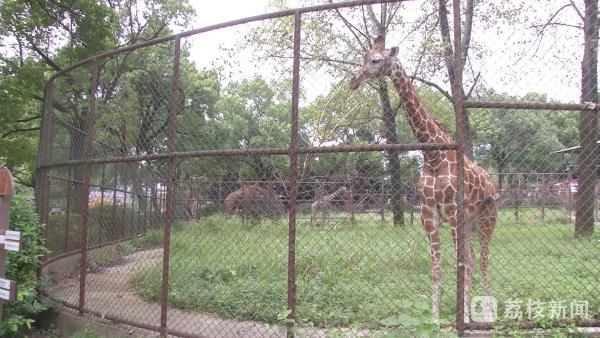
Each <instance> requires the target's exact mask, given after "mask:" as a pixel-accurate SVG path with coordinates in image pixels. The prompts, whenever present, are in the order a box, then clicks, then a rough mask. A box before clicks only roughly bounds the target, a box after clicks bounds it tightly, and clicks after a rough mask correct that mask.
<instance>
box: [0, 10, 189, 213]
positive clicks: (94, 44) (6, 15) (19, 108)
mask: <svg viewBox="0 0 600 338" xmlns="http://www.w3.org/2000/svg"><path fill="white" fill-rule="evenodd" d="M192 14H193V11H192V10H191V7H190V6H189V5H188V4H187V2H185V1H176V2H172V1H167V0H156V1H149V2H148V1H146V2H144V3H143V4H142V3H141V2H140V1H135V0H117V1H101V2H96V1H89V0H56V1H49V2H40V1H38V2H36V1H17V0H8V1H3V2H2V3H1V4H0V26H2V27H3V29H2V30H1V31H0V41H1V43H2V45H3V46H5V47H8V49H9V50H15V51H16V52H15V53H14V55H8V56H6V57H2V58H0V66H1V67H2V68H1V69H2V73H3V74H2V75H3V78H4V75H8V76H10V77H11V78H12V79H11V80H9V81H2V82H1V83H0V86H2V87H5V88H8V89H5V88H0V89H2V90H9V91H10V90H12V91H13V92H15V90H16V89H17V87H16V86H11V84H15V83H21V85H20V86H22V87H23V88H26V91H20V92H15V94H16V95H15V97H14V98H17V100H15V101H16V103H17V104H18V105H17V104H13V105H6V106H5V105H3V109H7V110H6V111H3V113H6V114H3V116H7V118H8V119H9V120H10V121H11V123H7V124H4V123H3V124H2V126H1V127H0V130H2V132H0V133H1V134H2V139H3V140H2V142H9V141H10V142H12V143H13V144H14V143H15V142H17V141H15V140H16V139H21V138H22V137H21V135H26V136H24V137H23V139H26V138H30V139H31V143H32V144H35V143H37V135H35V133H34V132H33V131H34V130H36V129H39V123H40V117H41V116H40V114H39V111H40V110H41V102H42V100H43V88H44V86H43V85H44V83H45V81H46V80H47V79H48V76H49V74H50V73H51V72H55V71H59V70H61V69H62V68H63V67H64V66H65V65H68V64H71V63H73V62H75V61H79V60H81V59H83V58H86V57H89V56H91V55H94V54H97V53H98V52H100V51H104V50H110V49H113V48H117V47H121V46H124V45H127V44H133V43H136V42H139V41H143V40H147V39H151V38H154V37H157V36H160V35H162V34H164V33H165V32H166V28H167V27H168V26H169V25H181V24H182V23H184V22H186V21H187V19H188V18H189V17H190V16H191V15H192ZM127 62H128V56H124V57H123V58H122V59H120V60H118V61H117V65H116V66H115V69H116V70H118V71H116V72H114V73H113V76H114V77H113V78H112V83H113V84H115V83H118V80H119V78H120V76H121V75H122V73H123V70H124V69H125V67H124V66H125V65H126V64H127ZM102 66H103V65H100V67H102ZM100 71H102V69H100ZM31 74H35V77H31ZM40 75H41V76H40ZM89 80H90V78H89V70H88V72H87V73H86V72H83V73H81V72H79V73H78V72H77V71H73V72H71V73H70V74H69V76H67V77H64V78H61V79H59V80H58V81H57V82H61V81H62V83H57V84H56V89H57V92H56V94H57V95H59V96H63V97H62V98H64V97H66V96H68V95H67V93H68V94H70V97H71V99H70V100H69V101H65V100H63V101H60V100H57V101H56V102H53V103H54V108H55V110H56V111H57V112H58V113H59V114H60V113H62V114H63V117H68V119H67V121H66V122H68V123H69V124H71V125H72V126H74V127H75V128H70V129H69V131H68V132H69V134H70V135H71V136H70V139H69V141H68V142H69V143H70V144H71V145H70V147H69V148H70V151H69V154H68V155H69V156H70V157H68V158H71V159H81V158H83V157H82V156H83V155H84V154H83V149H85V147H83V143H82V142H84V137H82V133H81V132H78V131H76V129H80V130H83V131H85V130H86V129H87V127H88V125H87V121H88V119H87V107H86V103H87V100H88V99H87V98H89V93H90V90H89V84H90V81H89ZM111 88H112V89H111ZM114 89H115V88H114V86H113V87H110V86H109V87H105V88H103V90H104V95H105V96H106V95H108V96H110V95H111V93H110V92H111V91H113V92H114ZM62 94H64V95H62ZM113 94H114V93H113ZM55 97H56V95H55ZM24 107H25V108H26V109H23V108H24ZM8 110H10V112H8ZM23 112H26V113H25V114H23ZM33 112H35V113H33ZM20 114H23V115H21V116H19V115H20ZM14 121H17V123H15V122H14ZM23 133H29V134H23ZM21 143H22V142H21ZM33 147H34V146H30V147H25V149H28V148H29V149H33ZM11 149H15V147H7V148H4V147H3V150H4V152H3V155H2V156H6V157H7V158H11V159H15V158H20V160H19V161H20V162H19V163H27V164H28V166H29V167H33V163H34V162H35V159H34V158H33V154H34V152H31V153H28V152H23V153H22V154H19V153H18V152H15V151H11ZM19 155H23V156H19ZM31 174H32V172H31V171H27V173H26V176H27V177H24V178H23V179H22V180H21V181H23V182H29V183H32V182H33V179H32V178H31ZM72 176H74V177H73V178H81V177H82V174H81V170H80V169H77V168H75V169H74V172H73V174H72ZM80 193H81V191H78V192H75V194H74V196H77V195H80ZM80 197H81V196H79V198H77V197H76V198H75V199H76V200H80V201H83V199H82V198H80ZM75 203H76V204H75V209H76V210H78V209H80V208H81V207H82V206H81V202H75Z"/></svg>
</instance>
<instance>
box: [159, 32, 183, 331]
mask: <svg viewBox="0 0 600 338" xmlns="http://www.w3.org/2000/svg"><path fill="white" fill-rule="evenodd" d="M180 57H181V38H177V39H176V40H175V55H174V58H173V75H172V79H171V97H170V101H169V135H168V146H169V155H170V156H169V159H168V169H167V196H166V201H165V202H166V206H165V207H166V210H165V225H164V237H163V271H162V289H161V295H160V333H161V335H162V336H166V335H167V305H168V302H169V256H170V244H171V243H170V241H171V222H172V219H173V181H174V176H175V163H174V158H173V153H174V152H175V128H176V124H177V121H176V117H177V96H178V92H179V60H180Z"/></svg>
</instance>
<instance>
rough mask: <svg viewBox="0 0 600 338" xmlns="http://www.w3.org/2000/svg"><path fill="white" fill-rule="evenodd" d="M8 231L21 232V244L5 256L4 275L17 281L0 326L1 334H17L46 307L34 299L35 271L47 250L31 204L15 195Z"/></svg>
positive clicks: (35, 290) (29, 324)
mask: <svg viewBox="0 0 600 338" xmlns="http://www.w3.org/2000/svg"><path fill="white" fill-rule="evenodd" d="M10 228H11V230H18V231H21V238H22V239H23V246H22V247H21V251H19V252H9V253H8V254H7V256H6V276H7V278H8V279H11V280H14V281H16V282H17V287H18V293H17V300H16V301H14V302H6V303H5V306H4V318H3V321H2V324H1V325H0V335H1V336H3V337H4V336H20V335H21V333H22V330H24V329H25V328H26V327H27V328H29V327H31V324H32V323H33V322H34V319H33V317H34V316H35V315H36V314H38V313H41V312H42V311H44V310H46V309H47V308H48V304H45V303H43V302H42V301H40V299H38V298H37V283H38V279H37V275H36V272H37V270H38V268H39V266H40V264H41V259H42V257H43V256H44V255H45V254H46V253H47V249H46V248H45V247H44V243H43V240H42V237H41V231H42V228H43V225H42V224H40V223H39V218H38V215H37V214H36V212H35V210H34V206H33V205H31V204H29V203H27V202H26V201H25V200H24V199H21V198H19V197H16V198H13V199H12V204H11V213H10Z"/></svg>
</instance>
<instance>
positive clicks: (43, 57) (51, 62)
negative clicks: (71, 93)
mask: <svg viewBox="0 0 600 338" xmlns="http://www.w3.org/2000/svg"><path fill="white" fill-rule="evenodd" d="M27 41H28V42H29V44H30V45H31V49H33V51H34V52H36V53H37V54H38V55H39V56H40V57H41V58H42V59H43V60H44V61H45V62H46V63H47V64H48V65H49V66H50V67H52V68H54V70H56V71H57V72H60V71H61V70H62V68H60V67H59V66H58V65H57V64H56V63H55V62H54V61H52V59H51V58H50V57H49V56H48V55H46V53H44V52H43V51H42V50H41V49H39V48H38V46H36V44H35V43H34V42H33V40H32V39H31V38H27Z"/></svg>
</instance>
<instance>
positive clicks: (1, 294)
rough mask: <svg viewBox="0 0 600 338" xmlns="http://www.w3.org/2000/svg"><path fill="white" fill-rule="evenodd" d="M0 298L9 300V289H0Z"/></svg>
mask: <svg viewBox="0 0 600 338" xmlns="http://www.w3.org/2000/svg"><path fill="white" fill-rule="evenodd" d="M0 299H4V300H10V290H4V289H0Z"/></svg>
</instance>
